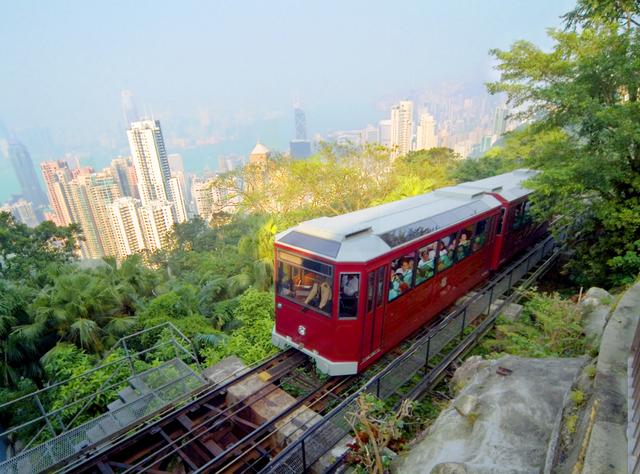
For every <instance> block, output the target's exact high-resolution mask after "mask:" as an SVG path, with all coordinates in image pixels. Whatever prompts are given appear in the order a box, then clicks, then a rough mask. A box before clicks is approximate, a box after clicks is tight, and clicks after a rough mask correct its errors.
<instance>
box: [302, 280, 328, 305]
mask: <svg viewBox="0 0 640 474" xmlns="http://www.w3.org/2000/svg"><path fill="white" fill-rule="evenodd" d="M309 275H311V278H312V280H313V284H312V285H311V289H310V291H309V294H308V295H307V297H306V299H305V300H304V304H306V305H308V306H314V307H316V308H318V309H320V310H322V311H325V312H327V313H331V303H332V292H331V282H330V280H329V278H328V277H325V276H322V275H318V274H314V273H309Z"/></svg>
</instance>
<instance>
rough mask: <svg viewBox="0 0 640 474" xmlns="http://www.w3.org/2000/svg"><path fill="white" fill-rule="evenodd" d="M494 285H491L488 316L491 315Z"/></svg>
mask: <svg viewBox="0 0 640 474" xmlns="http://www.w3.org/2000/svg"><path fill="white" fill-rule="evenodd" d="M493 288H494V287H493V286H492V287H491V292H490V293H489V307H488V308H487V316H488V317H491V304H492V303H493Z"/></svg>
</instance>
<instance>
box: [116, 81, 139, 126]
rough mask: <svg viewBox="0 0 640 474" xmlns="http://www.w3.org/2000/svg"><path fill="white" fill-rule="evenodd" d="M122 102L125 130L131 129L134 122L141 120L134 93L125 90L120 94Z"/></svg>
mask: <svg viewBox="0 0 640 474" xmlns="http://www.w3.org/2000/svg"><path fill="white" fill-rule="evenodd" d="M120 97H121V100H122V117H123V119H124V126H125V128H127V129H128V128H129V127H130V126H131V124H132V123H133V122H137V121H138V120H140V116H139V115H138V108H137V107H136V103H135V101H134V100H133V92H131V91H129V90H124V91H122V92H121V94H120Z"/></svg>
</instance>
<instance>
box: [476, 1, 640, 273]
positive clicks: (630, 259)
mask: <svg viewBox="0 0 640 474" xmlns="http://www.w3.org/2000/svg"><path fill="white" fill-rule="evenodd" d="M639 13H640V4H638V2H635V1H605V2H601V1H598V2H595V1H592V0H583V1H579V2H578V4H577V7H576V9H575V10H573V11H572V12H569V13H568V14H567V15H566V16H565V22H566V23H565V26H566V29H565V30H550V31H549V36H550V37H551V39H552V40H553V48H552V49H551V50H550V51H544V50H542V49H541V48H539V47H537V46H535V45H534V44H532V43H530V42H527V41H517V42H516V43H515V44H513V46H512V47H511V48H510V49H509V50H497V49H496V50H493V51H492V54H493V55H494V56H495V57H496V59H497V61H498V64H497V66H496V67H497V69H498V71H499V72H500V74H501V76H500V79H499V80H498V81H495V82H492V83H490V84H488V88H489V91H490V92H492V93H506V94H507V97H508V100H509V102H510V103H511V105H512V106H513V107H514V108H515V110H516V115H517V116H519V117H521V118H524V119H527V120H529V121H530V122H529V123H530V124H529V125H528V126H527V127H526V128H524V129H523V130H520V131H518V132H517V133H516V134H514V137H513V138H512V139H511V140H508V141H507V143H506V144H505V145H504V146H503V147H502V148H501V149H500V150H498V151H497V152H498V153H501V154H502V156H503V157H504V156H505V155H506V156H508V157H509V158H510V159H511V160H515V159H519V160H521V162H524V163H525V164H526V165H527V166H529V167H531V168H535V169H539V170H542V171H543V173H542V174H541V175H539V176H538V177H537V178H535V179H534V180H532V183H531V185H532V186H533V188H534V189H535V190H536V191H537V193H536V195H535V202H536V203H537V207H538V211H539V213H540V214H541V215H542V216H543V217H545V218H551V217H554V216H555V217H557V216H561V217H562V221H561V222H567V221H570V220H572V219H574V218H575V216H578V215H582V216H584V217H585V220H584V224H583V228H582V229H581V231H580V232H579V234H578V235H576V236H575V237H576V238H575V239H574V241H573V242H572V245H573V248H574V250H575V251H576V258H575V259H574V260H573V262H572V264H571V273H572V274H573V275H574V276H575V277H576V279H577V280H578V281H580V282H581V283H585V284H587V283H592V284H603V285H616V284H621V283H625V282H630V281H632V280H633V279H634V278H635V277H636V276H637V275H638V273H639V272H640V156H639V154H640V104H639V103H638V89H639V87H640V29H639V27H638V22H637V18H638V15H639ZM529 145H534V147H532V148H529V149H527V147H528V146H529ZM494 153H495V152H494Z"/></svg>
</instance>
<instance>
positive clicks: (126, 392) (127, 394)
mask: <svg viewBox="0 0 640 474" xmlns="http://www.w3.org/2000/svg"><path fill="white" fill-rule="evenodd" d="M118 396H119V397H120V400H122V402H123V403H131V402H135V401H136V400H137V399H139V398H140V395H139V394H138V393H137V392H136V391H135V390H134V389H133V388H131V387H125V388H124V389H122V390H121V391H120V392H119V393H118Z"/></svg>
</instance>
